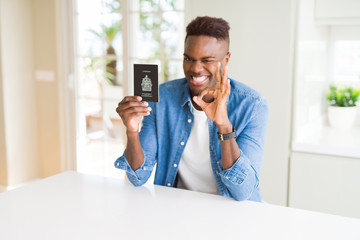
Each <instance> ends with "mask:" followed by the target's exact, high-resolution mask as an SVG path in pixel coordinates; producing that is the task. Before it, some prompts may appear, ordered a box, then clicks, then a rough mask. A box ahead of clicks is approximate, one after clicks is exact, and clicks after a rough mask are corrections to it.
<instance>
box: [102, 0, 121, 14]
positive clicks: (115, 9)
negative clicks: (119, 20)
mask: <svg viewBox="0 0 360 240" xmlns="http://www.w3.org/2000/svg"><path fill="white" fill-rule="evenodd" d="M102 4H103V8H104V12H107V13H120V12H121V3H120V0H103V2H102Z"/></svg>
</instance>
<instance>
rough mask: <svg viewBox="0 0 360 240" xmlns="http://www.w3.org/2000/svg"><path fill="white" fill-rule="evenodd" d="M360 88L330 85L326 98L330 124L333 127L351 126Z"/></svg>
mask: <svg viewBox="0 0 360 240" xmlns="http://www.w3.org/2000/svg"><path fill="white" fill-rule="evenodd" d="M359 95H360V89H359V88H353V87H337V86H335V85H330V88H329V92H328V95H327V100H328V101H329V103H330V106H329V107H328V118H329V123H330V126H332V127H334V128H341V129H346V128H351V127H352V126H353V124H354V122H355V118H356V111H357V108H356V103H357V101H358V99H359Z"/></svg>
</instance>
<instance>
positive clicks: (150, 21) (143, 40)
mask: <svg viewBox="0 0 360 240" xmlns="http://www.w3.org/2000/svg"><path fill="white" fill-rule="evenodd" d="M130 21H131V27H130V31H131V36H133V37H134V38H133V39H132V41H131V42H130V43H129V47H130V56H131V57H135V58H142V59H147V58H154V57H159V56H160V22H161V17H160V16H159V15H156V14H141V15H140V14H138V13H134V14H131V16H130Z"/></svg>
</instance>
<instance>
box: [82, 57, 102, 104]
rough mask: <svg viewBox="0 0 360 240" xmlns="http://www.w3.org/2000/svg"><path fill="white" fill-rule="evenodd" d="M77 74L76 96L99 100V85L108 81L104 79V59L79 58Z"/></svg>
mask: <svg viewBox="0 0 360 240" xmlns="http://www.w3.org/2000/svg"><path fill="white" fill-rule="evenodd" d="M78 73H79V74H78V96H83V97H91V98H100V97H101V86H100V84H101V83H102V82H107V81H108V80H107V79H106V78H105V59H104V58H101V57H99V58H89V57H85V58H79V59H78Z"/></svg>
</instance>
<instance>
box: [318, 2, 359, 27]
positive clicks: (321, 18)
mask: <svg viewBox="0 0 360 240" xmlns="http://www.w3.org/2000/svg"><path fill="white" fill-rule="evenodd" d="M314 14H315V21H316V23H318V24H326V25H339V24H346V25H352V24H357V25H358V24H360V1H359V0H315V11H314Z"/></svg>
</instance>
